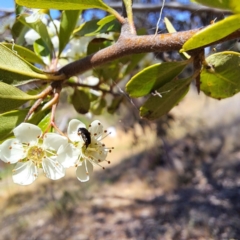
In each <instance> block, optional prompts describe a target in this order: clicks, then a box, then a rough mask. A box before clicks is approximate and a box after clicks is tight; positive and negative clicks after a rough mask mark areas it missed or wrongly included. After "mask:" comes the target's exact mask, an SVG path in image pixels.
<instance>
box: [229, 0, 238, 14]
mask: <svg viewBox="0 0 240 240" xmlns="http://www.w3.org/2000/svg"><path fill="white" fill-rule="evenodd" d="M229 7H230V8H231V10H232V11H233V12H235V13H240V5H239V0H229Z"/></svg>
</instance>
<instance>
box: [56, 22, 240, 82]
mask: <svg viewBox="0 0 240 240" xmlns="http://www.w3.org/2000/svg"><path fill="white" fill-rule="evenodd" d="M200 30H201V28H199V29H194V30H189V31H184V32H176V33H165V34H159V35H144V36H135V35H133V34H131V33H130V30H129V25H128V24H124V25H123V27H122V32H121V35H120V37H119V39H118V41H117V42H116V43H115V44H113V45H112V46H110V47H107V48H104V49H102V50H100V51H98V52H96V53H94V54H92V55H89V56H87V57H85V58H82V59H79V60H77V61H75V62H72V63H69V64H67V65H66V66H64V67H63V68H61V69H60V70H59V71H58V72H57V74H64V75H65V76H66V79H67V78H69V77H71V76H76V75H79V74H81V73H83V72H86V71H87V70H90V69H92V68H95V67H98V66H100V65H102V64H105V63H107V62H109V61H113V60H115V59H119V58H121V57H124V56H127V55H132V54H137V53H149V52H168V51H179V50H180V49H181V48H182V46H183V44H184V43H185V42H186V41H187V40H188V39H189V38H191V37H192V36H193V35H194V34H195V33H197V32H199V31H200ZM239 37H240V31H236V32H234V33H232V34H230V35H228V36H226V37H224V38H223V39H221V40H218V41H216V42H213V43H211V44H209V45H207V46H211V45H214V44H217V43H221V42H225V41H227V40H232V39H236V38H239ZM207 46H203V47H201V48H200V49H203V48H204V47H207Z"/></svg>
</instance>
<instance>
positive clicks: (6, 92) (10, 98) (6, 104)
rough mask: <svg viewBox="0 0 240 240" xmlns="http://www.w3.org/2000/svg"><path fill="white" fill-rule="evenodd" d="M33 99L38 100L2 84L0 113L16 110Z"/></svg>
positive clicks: (0, 89) (0, 85)
mask: <svg viewBox="0 0 240 240" xmlns="http://www.w3.org/2000/svg"><path fill="white" fill-rule="evenodd" d="M31 99H36V97H35V96H32V95H29V94H26V93H25V92H23V91H21V90H20V89H18V88H16V87H14V86H11V85H9V84H6V83H3V82H0V113H3V112H7V111H10V110H14V109H16V108H18V107H20V106H21V105H22V104H24V103H25V102H27V101H29V100H31Z"/></svg>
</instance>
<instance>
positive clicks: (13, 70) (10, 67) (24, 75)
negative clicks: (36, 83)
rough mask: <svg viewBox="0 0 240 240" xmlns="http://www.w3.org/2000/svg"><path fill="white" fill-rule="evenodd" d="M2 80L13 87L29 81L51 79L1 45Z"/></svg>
mask: <svg viewBox="0 0 240 240" xmlns="http://www.w3.org/2000/svg"><path fill="white" fill-rule="evenodd" d="M0 52H1V54H0V80H1V81H3V82H5V83H8V84H13V85H19V84H21V83H22V82H26V81H25V80H28V79H34V78H37V79H49V77H48V76H47V74H45V73H44V72H43V71H41V70H40V69H38V68H36V67H34V66H33V65H31V64H30V63H29V62H27V61H26V60H24V59H23V58H21V57H20V56H19V55H18V54H17V53H15V52H13V51H12V50H10V49H9V48H7V47H6V46H4V45H3V44H0Z"/></svg>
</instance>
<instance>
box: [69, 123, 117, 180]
mask: <svg viewBox="0 0 240 240" xmlns="http://www.w3.org/2000/svg"><path fill="white" fill-rule="evenodd" d="M67 133H68V137H69V139H70V140H71V141H72V143H73V144H74V145H75V147H76V148H78V149H80V150H81V154H80V155H79V158H78V160H77V162H76V166H77V170H76V175H77V178H78V180H79V181H81V182H86V181H88V180H89V178H90V175H91V173H92V172H93V164H96V165H100V163H101V162H103V161H107V160H106V158H107V155H108V152H111V149H113V148H107V147H105V144H103V143H102V142H101V140H102V139H103V138H104V137H105V136H107V135H108V134H107V131H104V130H103V126H102V124H101V123H100V121H98V120H95V121H93V122H92V123H91V124H90V126H89V128H88V130H87V129H86V126H85V124H84V123H82V122H81V121H79V120H77V119H73V120H71V121H70V122H69V125H68V130H67ZM107 162H108V163H110V162H109V161H107Z"/></svg>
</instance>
